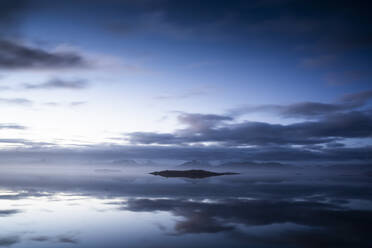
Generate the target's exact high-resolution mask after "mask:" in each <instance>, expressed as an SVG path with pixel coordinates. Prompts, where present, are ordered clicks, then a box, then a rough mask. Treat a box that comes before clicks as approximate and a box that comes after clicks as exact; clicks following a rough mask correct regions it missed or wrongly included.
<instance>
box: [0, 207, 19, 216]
mask: <svg viewBox="0 0 372 248" xmlns="http://www.w3.org/2000/svg"><path fill="white" fill-rule="evenodd" d="M20 212H21V211H20V210H17V209H8V210H0V217H5V216H9V215H13V214H18V213H20Z"/></svg>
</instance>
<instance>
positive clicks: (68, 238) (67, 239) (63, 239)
mask: <svg viewBox="0 0 372 248" xmlns="http://www.w3.org/2000/svg"><path fill="white" fill-rule="evenodd" d="M57 242H59V243H69V244H77V243H79V240H78V239H77V238H76V237H75V236H74V235H66V234H64V235H60V236H58V237H57Z"/></svg>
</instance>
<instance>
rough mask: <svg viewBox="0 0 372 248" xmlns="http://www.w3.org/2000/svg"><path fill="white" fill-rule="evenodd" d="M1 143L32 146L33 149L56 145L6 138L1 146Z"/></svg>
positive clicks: (0, 140) (2, 139)
mask: <svg viewBox="0 0 372 248" xmlns="http://www.w3.org/2000/svg"><path fill="white" fill-rule="evenodd" d="M1 143H4V144H13V145H23V146H31V147H33V148H37V147H43V146H53V145H55V144H54V143H49V142H37V141H32V140H27V139H5V138H1V139H0V144H1Z"/></svg>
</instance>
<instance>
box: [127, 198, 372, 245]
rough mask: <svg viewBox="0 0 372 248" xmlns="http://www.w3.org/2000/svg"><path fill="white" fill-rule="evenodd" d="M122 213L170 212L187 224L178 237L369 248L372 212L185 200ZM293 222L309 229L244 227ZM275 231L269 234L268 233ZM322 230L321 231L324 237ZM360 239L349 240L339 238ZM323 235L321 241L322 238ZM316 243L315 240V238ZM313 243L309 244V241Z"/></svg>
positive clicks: (131, 206) (140, 205)
mask: <svg viewBox="0 0 372 248" xmlns="http://www.w3.org/2000/svg"><path fill="white" fill-rule="evenodd" d="M122 209H125V210H130V211H136V212H153V211H169V212H171V213H172V214H174V215H176V216H181V217H183V218H184V219H182V220H178V221H176V225H175V232H176V234H185V233H215V232H228V233H230V235H233V236H234V235H235V236H236V235H238V236H239V238H243V239H245V240H251V241H259V242H260V243H261V244H262V243H263V244H274V243H275V242H278V243H282V244H285V245H288V244H291V242H292V241H293V240H297V242H298V244H297V245H298V246H299V247H317V245H319V244H321V243H326V244H334V245H338V246H339V247H352V246H358V247H368V244H369V231H368V230H370V229H371V228H372V211H370V210H369V211H360V210H352V209H347V208H342V207H340V206H338V205H336V204H330V203H321V202H312V201H273V200H237V199H225V200H222V201H217V202H205V201H204V202H203V201H189V200H183V199H130V200H128V202H127V203H126V205H124V206H123V207H122ZM287 223H292V224H296V225H298V226H304V227H307V228H302V229H300V228H297V229H296V228H295V229H294V230H293V231H291V232H286V231H284V230H283V231H282V232H280V236H278V233H277V232H274V233H272V232H270V231H267V232H263V233H261V234H259V235H252V234H251V233H249V232H245V231H243V229H240V228H239V227H238V226H239V225H242V224H243V225H245V226H250V227H254V226H272V225H274V224H282V225H284V224H287ZM269 230H270V229H269ZM320 230H322V231H321V232H320ZM342 233H344V234H348V237H350V236H352V237H355V239H348V240H346V239H344V238H342V236H340V234H342ZM319 234H321V235H320V236H317V235H319ZM312 238H314V239H312ZM310 240H313V242H310V243H308V241H310Z"/></svg>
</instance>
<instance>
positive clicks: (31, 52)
mask: <svg viewBox="0 0 372 248" xmlns="http://www.w3.org/2000/svg"><path fill="white" fill-rule="evenodd" d="M84 66H87V62H86V61H85V59H84V58H83V57H82V56H81V55H79V54H77V53H73V52H49V51H46V50H42V49H39V48H34V47H30V46H27V45H24V44H21V43H17V42H15V41H10V40H3V39H2V40H0V69H64V68H76V67H84Z"/></svg>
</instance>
